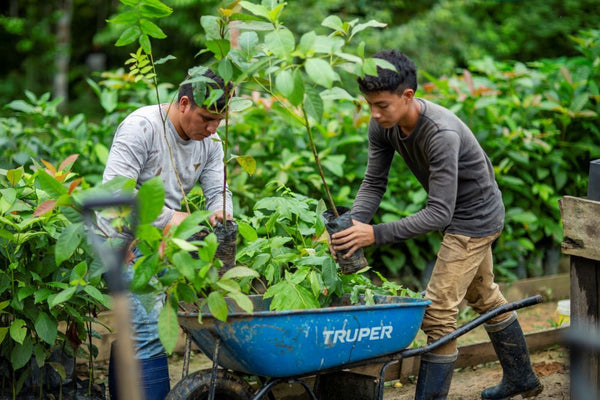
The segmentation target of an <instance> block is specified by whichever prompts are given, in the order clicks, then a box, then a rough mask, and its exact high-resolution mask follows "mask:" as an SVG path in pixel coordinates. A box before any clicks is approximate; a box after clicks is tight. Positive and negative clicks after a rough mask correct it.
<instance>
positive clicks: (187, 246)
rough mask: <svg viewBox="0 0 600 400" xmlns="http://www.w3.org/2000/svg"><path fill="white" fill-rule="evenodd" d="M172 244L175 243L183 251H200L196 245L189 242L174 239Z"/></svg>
mask: <svg viewBox="0 0 600 400" xmlns="http://www.w3.org/2000/svg"><path fill="white" fill-rule="evenodd" d="M171 242H173V243H174V244H175V245H176V246H177V247H179V248H180V249H181V250H185V251H196V250H197V249H198V248H197V247H196V246H195V245H193V244H191V243H190V242H188V241H187V240H183V239H178V238H173V239H171Z"/></svg>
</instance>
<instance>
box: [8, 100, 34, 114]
mask: <svg viewBox="0 0 600 400" xmlns="http://www.w3.org/2000/svg"><path fill="white" fill-rule="evenodd" d="M6 107H8V108H11V109H13V110H15V111H21V112H24V113H26V114H31V113H33V112H35V110H36V109H35V107H34V106H32V105H31V104H29V103H27V102H26V101H24V100H13V101H11V102H10V103H8V104H7V105H6Z"/></svg>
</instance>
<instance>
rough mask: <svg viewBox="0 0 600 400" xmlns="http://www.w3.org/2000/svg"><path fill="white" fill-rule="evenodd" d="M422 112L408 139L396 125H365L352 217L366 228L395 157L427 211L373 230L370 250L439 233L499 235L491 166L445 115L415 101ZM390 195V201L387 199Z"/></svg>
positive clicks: (499, 208)
mask: <svg viewBox="0 0 600 400" xmlns="http://www.w3.org/2000/svg"><path fill="white" fill-rule="evenodd" d="M416 101H419V102H420V104H421V106H422V108H421V114H420V116H419V120H418V122H417V125H416V127H415V129H414V130H413V132H411V134H410V135H408V136H407V137H404V136H403V135H402V134H401V130H400V127H399V126H398V125H396V126H394V127H393V128H390V129H385V128H383V127H381V126H380V125H379V124H378V123H377V122H375V121H374V120H373V119H371V121H370V123H369V161H368V164H367V171H366V173H365V178H364V180H363V182H362V184H361V186H360V189H359V190H358V194H357V195H356V199H355V201H354V205H353V208H352V215H353V217H354V218H355V219H357V220H359V221H361V222H365V223H368V222H370V221H371V219H372V218H373V215H374V214H375V212H376V210H377V208H378V207H379V204H380V203H381V199H382V197H383V195H384V193H385V192H386V188H387V181H388V173H389V171H390V168H391V165H392V159H393V157H394V154H395V152H398V153H399V154H400V155H401V156H402V158H403V159H404V161H405V162H406V165H407V166H408V168H409V169H410V170H411V171H412V173H413V174H414V175H415V176H416V178H417V179H418V181H419V182H420V183H421V185H423V188H425V190H426V191H427V193H428V197H427V205H426V207H425V208H423V209H422V210H420V211H419V212H417V213H415V214H413V215H410V216H408V217H406V218H402V219H399V220H397V221H393V222H388V223H384V224H377V225H374V226H373V230H374V234H375V244H376V245H384V244H389V243H396V242H399V241H401V240H405V239H409V238H411V237H415V236H417V235H420V234H423V233H427V232H432V231H438V230H439V231H442V232H448V233H456V234H461V235H466V236H470V237H483V236H488V235H491V234H494V233H496V232H499V231H500V230H502V227H503V224H504V205H503V203H502V195H501V192H500V189H499V188H498V184H497V183H496V180H495V178H494V169H493V167H492V164H491V162H490V160H489V158H488V157H487V155H486V154H485V152H484V151H483V149H482V148H481V146H480V145H479V143H478V142H477V139H476V138H475V136H474V135H473V133H472V132H471V130H470V129H469V128H468V127H467V126H466V125H465V124H464V123H463V122H462V121H461V120H460V119H459V118H458V117H457V116H456V115H455V114H453V113H452V112H451V111H450V110H448V109H446V108H444V107H441V106H439V105H436V104H434V103H431V102H429V101H427V100H423V99H416ZM392 195H395V194H394V193H392Z"/></svg>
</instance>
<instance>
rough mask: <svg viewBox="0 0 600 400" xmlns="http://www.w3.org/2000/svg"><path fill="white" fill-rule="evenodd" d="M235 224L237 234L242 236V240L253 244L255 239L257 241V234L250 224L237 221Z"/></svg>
mask: <svg viewBox="0 0 600 400" xmlns="http://www.w3.org/2000/svg"><path fill="white" fill-rule="evenodd" d="M237 224H238V232H239V233H240V235H242V237H243V238H244V240H246V241H248V242H253V241H255V240H256V239H258V234H257V233H256V230H255V229H254V228H253V227H252V226H251V225H250V224H248V223H247V222H244V221H237Z"/></svg>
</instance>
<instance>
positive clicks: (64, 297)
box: [48, 286, 77, 308]
mask: <svg viewBox="0 0 600 400" xmlns="http://www.w3.org/2000/svg"><path fill="white" fill-rule="evenodd" d="M76 290H77V286H71V287H68V288H66V289H64V290H61V291H60V292H58V294H56V295H55V296H52V297H49V298H48V306H50V308H53V307H55V306H57V305H59V304H61V303H64V302H65V301H68V300H70V299H71V297H73V295H74V294H75V291H76Z"/></svg>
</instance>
